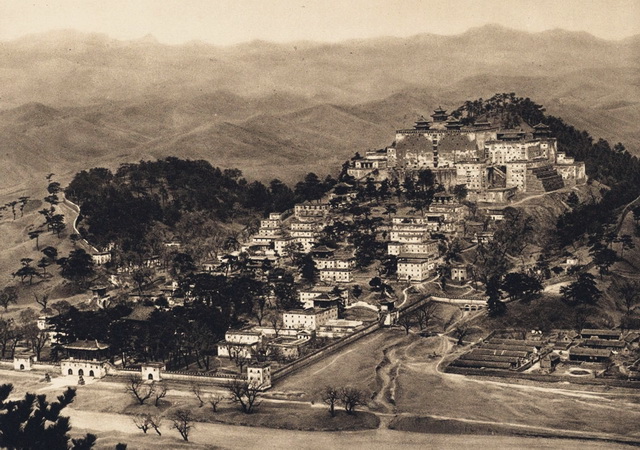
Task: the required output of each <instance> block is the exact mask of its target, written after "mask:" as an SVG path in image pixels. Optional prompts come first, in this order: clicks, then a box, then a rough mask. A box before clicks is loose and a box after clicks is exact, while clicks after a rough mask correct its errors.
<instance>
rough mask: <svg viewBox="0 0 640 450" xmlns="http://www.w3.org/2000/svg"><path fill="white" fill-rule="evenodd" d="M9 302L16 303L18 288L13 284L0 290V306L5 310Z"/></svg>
mask: <svg viewBox="0 0 640 450" xmlns="http://www.w3.org/2000/svg"><path fill="white" fill-rule="evenodd" d="M11 303H13V304H17V303H18V290H17V289H16V288H15V286H6V287H5V288H4V289H2V291H0V306H2V307H3V308H4V310H5V311H6V310H7V309H9V305H10V304H11Z"/></svg>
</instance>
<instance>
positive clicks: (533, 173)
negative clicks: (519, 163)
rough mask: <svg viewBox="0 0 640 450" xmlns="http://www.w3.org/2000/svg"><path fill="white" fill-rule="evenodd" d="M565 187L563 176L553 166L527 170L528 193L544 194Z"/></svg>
mask: <svg viewBox="0 0 640 450" xmlns="http://www.w3.org/2000/svg"><path fill="white" fill-rule="evenodd" d="M563 187H564V181H563V180H562V175H560V174H559V173H558V172H557V171H556V169H555V168H554V167H553V166H552V165H550V164H549V165H544V166H541V167H534V168H532V169H529V170H527V192H528V193H532V194H542V193H544V192H551V191H555V190H558V189H561V188H563Z"/></svg>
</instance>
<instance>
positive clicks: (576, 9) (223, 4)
mask: <svg viewBox="0 0 640 450" xmlns="http://www.w3.org/2000/svg"><path fill="white" fill-rule="evenodd" d="M489 23H497V24H500V25H503V26H507V27H510V28H514V29H517V30H523V31H529V32H538V31H544V30H549V29H554V28H564V29H567V30H572V31H587V32H589V33H591V34H593V35H595V36H597V37H600V38H603V39H611V40H617V39H622V38H625V37H628V36H632V35H635V34H640V0H527V1H522V0H438V1H433V0H179V1H176V0H49V1H43V0H0V40H2V41H7V40H12V39H16V38H19V37H22V36H24V35H27V34H32V33H41V32H46V31H50V30H59V29H75V30H78V31H83V32H97V33H105V34H108V35H109V36H111V37H113V38H116V39H122V40H129V39H137V38H141V37H143V36H145V35H148V34H151V35H153V36H155V37H156V38H157V39H158V40H159V41H160V42H163V43H166V44H180V43H183V42H187V41H192V40H201V41H205V42H208V43H212V44H216V45H232V44H236V43H240V42H246V41H252V40H256V39H260V40H265V41H275V42H291V41H299V40H312V41H321V42H337V41H341V40H345V39H360V38H372V37H380V36H397V37H404V36H411V35H415V34H420V33H434V34H444V35H450V34H458V33H462V32H464V31H466V30H468V29H469V28H472V27H478V26H482V25H486V24H489Z"/></svg>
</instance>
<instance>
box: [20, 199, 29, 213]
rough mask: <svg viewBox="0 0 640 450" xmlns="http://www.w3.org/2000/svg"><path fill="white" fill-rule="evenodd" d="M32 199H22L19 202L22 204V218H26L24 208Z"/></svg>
mask: <svg viewBox="0 0 640 450" xmlns="http://www.w3.org/2000/svg"><path fill="white" fill-rule="evenodd" d="M29 199H30V197H20V198H19V199H18V201H19V202H20V217H24V208H25V207H26V206H27V203H29Z"/></svg>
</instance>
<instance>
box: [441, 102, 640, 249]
mask: <svg viewBox="0 0 640 450" xmlns="http://www.w3.org/2000/svg"><path fill="white" fill-rule="evenodd" d="M452 114H453V115H454V116H456V117H459V118H460V120H461V121H462V122H463V123H473V122H475V121H477V120H489V121H490V122H492V123H494V124H497V125H500V126H502V127H505V128H516V127H520V126H534V125H536V124H539V123H543V124H545V125H548V126H549V128H550V130H551V133H552V135H553V136H555V137H556V138H557V139H558V150H559V151H561V152H566V154H567V156H572V157H574V158H575V159H576V160H577V161H584V162H585V165H586V171H587V175H588V176H589V178H590V179H591V180H595V181H598V182H600V183H602V184H604V185H606V186H608V187H609V188H610V189H609V190H608V191H607V192H603V199H602V201H601V202H592V203H586V204H582V205H580V206H578V207H576V208H574V209H573V210H571V211H568V212H566V213H565V214H563V215H562V216H561V217H559V219H558V233H557V234H558V239H559V241H560V242H559V243H560V244H561V245H567V244H570V243H571V242H573V241H575V240H577V239H579V238H580V236H582V235H584V234H585V233H589V234H601V233H602V232H603V226H604V225H606V224H608V223H611V222H612V221H615V218H616V217H617V214H616V210H617V209H618V208H620V207H621V206H623V205H626V204H627V203H629V202H631V201H632V200H633V199H635V198H636V197H638V196H640V160H639V159H638V158H637V157H636V156H632V155H631V154H630V153H629V152H628V151H627V150H626V149H625V147H624V145H623V144H622V143H617V144H615V145H614V146H613V147H612V146H611V144H609V142H607V141H606V140H604V139H598V140H597V141H595V142H594V139H593V137H591V136H590V135H589V133H588V132H587V131H581V130H578V129H576V128H575V127H573V126H571V125H568V124H567V123H566V122H565V121H564V120H563V119H561V118H559V117H555V116H552V115H547V114H545V108H544V107H543V106H542V105H539V104H537V103H535V102H534V101H532V100H531V99H529V98H521V97H517V96H516V95H515V94H514V93H508V94H507V93H503V94H496V95H494V96H493V97H491V98H490V99H487V100H483V99H477V100H473V101H466V102H465V103H464V104H463V105H462V106H461V107H459V108H458V109H456V110H455V111H453V113H452Z"/></svg>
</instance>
